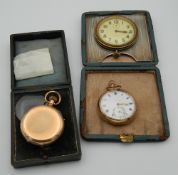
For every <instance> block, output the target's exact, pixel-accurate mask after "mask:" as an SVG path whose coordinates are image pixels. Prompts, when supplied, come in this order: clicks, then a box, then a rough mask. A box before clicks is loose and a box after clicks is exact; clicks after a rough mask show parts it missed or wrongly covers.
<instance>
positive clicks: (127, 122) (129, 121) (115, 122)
mask: <svg viewBox="0 0 178 175" xmlns="http://www.w3.org/2000/svg"><path fill="white" fill-rule="evenodd" d="M108 91H122V92H124V93H126V94H128V95H129V96H131V97H132V99H133V101H134V103H135V110H134V112H133V114H132V115H131V116H130V117H129V118H127V119H124V120H116V119H111V118H110V117H109V116H107V115H106V114H105V113H104V112H103V111H102V110H101V108H100V106H101V105H100V103H101V99H102V97H103V96H104V95H105V94H106V93H107V92H108ZM98 106H99V110H100V112H101V115H100V117H101V119H103V120H104V121H106V122H108V123H110V124H112V125H116V126H119V125H126V124H129V123H131V122H132V121H133V120H134V118H135V113H136V102H135V99H134V98H133V96H132V95H130V94H129V93H128V92H127V91H125V90H116V89H111V90H106V91H105V92H104V93H103V94H102V95H101V96H100V98H99V102H98Z"/></svg>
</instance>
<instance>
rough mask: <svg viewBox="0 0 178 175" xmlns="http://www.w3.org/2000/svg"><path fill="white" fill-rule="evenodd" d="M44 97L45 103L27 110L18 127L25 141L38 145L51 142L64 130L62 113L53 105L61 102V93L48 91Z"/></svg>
mask: <svg viewBox="0 0 178 175" xmlns="http://www.w3.org/2000/svg"><path fill="white" fill-rule="evenodd" d="M44 99H45V102H46V105H40V106H36V107H33V108H31V109H30V110H28V111H27V112H26V113H25V115H24V116H23V118H22V120H21V123H20V129H21V132H22V135H23V136H24V138H25V139H26V141H27V142H29V143H31V144H34V145H39V146H45V145H49V144H51V143H53V142H54V141H56V140H57V139H58V138H59V137H60V136H61V135H62V133H63V130H64V119H63V116H62V113H61V112H60V111H59V110H57V109H55V108H54V107H53V106H55V105H58V104H59V103H60V102H61V95H60V94H59V93H58V92H57V91H49V92H47V93H46V94H45V98H44Z"/></svg>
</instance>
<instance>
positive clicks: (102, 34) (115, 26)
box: [95, 15, 138, 61]
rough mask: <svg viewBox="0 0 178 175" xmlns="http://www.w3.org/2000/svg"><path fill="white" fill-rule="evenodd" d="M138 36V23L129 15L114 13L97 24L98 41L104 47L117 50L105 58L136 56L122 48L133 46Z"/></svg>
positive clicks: (96, 36) (96, 35)
mask: <svg viewBox="0 0 178 175" xmlns="http://www.w3.org/2000/svg"><path fill="white" fill-rule="evenodd" d="M137 36H138V29H137V26H136V24H135V23H134V22H133V21H132V20H130V19H129V18H127V17H124V16H119V15H114V16H109V17H105V18H104V19H102V20H100V21H99V22H98V24H97V26H96V30H95V38H96V41H97V42H98V43H99V44H100V45H101V46H102V47H104V48H106V49H110V50H115V52H114V53H112V54H109V55H107V56H106V57H105V58H104V59H106V58H108V57H110V56H113V57H115V58H118V57H119V56H121V55H125V56H128V57H131V58H132V59H133V60H135V61H136V59H135V57H134V56H132V55H130V54H128V53H125V52H119V51H120V50H123V49H126V48H129V47H131V46H132V45H134V44H135V42H136V40H137Z"/></svg>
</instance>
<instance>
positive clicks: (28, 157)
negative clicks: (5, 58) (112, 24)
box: [10, 30, 81, 168]
mask: <svg viewBox="0 0 178 175" xmlns="http://www.w3.org/2000/svg"><path fill="white" fill-rule="evenodd" d="M10 46H11V89H12V91H11V163H12V165H13V166H14V167H15V168H20V167H26V166H33V165H41V164H47V163H54V162H64V161H73V160H79V159H80V158H81V148H80V140H79V133H78V128H77V121H76V114H75V105H74V99H73V92H72V84H71V77H70V69H69V63H68V56H67V49H66V42H65V35H64V31H62V30H58V31H44V32H35V33H24V34H12V35H11V36H10ZM40 48H49V51H50V55H51V59H52V62H53V67H54V72H55V73H54V74H51V75H45V76H41V77H35V78H30V79H25V80H18V81H17V80H16V79H15V76H14V65H13V59H14V57H15V56H16V55H18V54H20V53H24V52H27V51H30V50H35V49H40ZM49 90H55V91H57V92H59V93H60V94H61V96H62V101H61V103H60V104H59V105H57V106H55V108H56V109H59V110H60V111H61V112H62V114H63V117H64V123H65V127H64V131H63V134H62V136H61V137H60V138H59V139H58V140H57V141H55V142H54V143H52V144H50V145H48V146H44V147H40V146H36V145H32V144H30V143H28V142H27V141H26V140H25V139H24V137H23V136H22V133H21V131H20V120H19V119H18V118H17V116H16V104H17V102H18V100H19V99H20V98H21V97H23V96H26V95H28V96H34V95H42V96H44V94H45V93H46V92H48V91H49ZM34 101H35V99H34Z"/></svg>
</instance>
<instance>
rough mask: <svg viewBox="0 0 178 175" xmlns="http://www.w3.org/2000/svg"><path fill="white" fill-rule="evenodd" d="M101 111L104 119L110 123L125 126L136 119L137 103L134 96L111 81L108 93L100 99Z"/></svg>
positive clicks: (107, 89)
mask: <svg viewBox="0 0 178 175" xmlns="http://www.w3.org/2000/svg"><path fill="white" fill-rule="evenodd" d="M99 109H100V112H101V117H102V119H104V120H105V121H107V122H108V123H110V124H112V125H124V124H129V123H130V122H131V121H132V120H133V119H134V114H135V112H136V103H135V100H134V98H133V96H131V95H130V94H129V93H128V92H126V91H125V90H122V89H121V86H120V85H117V84H115V82H114V81H112V80H111V81H110V82H109V83H108V87H107V88H106V92H104V94H103V95H102V96H101V97H100V99H99Z"/></svg>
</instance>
